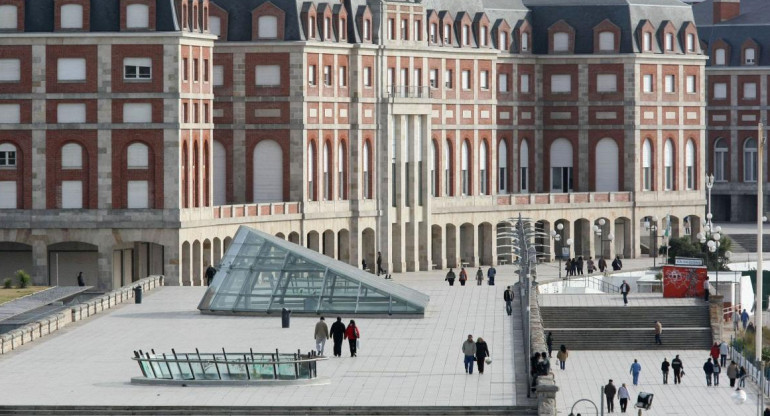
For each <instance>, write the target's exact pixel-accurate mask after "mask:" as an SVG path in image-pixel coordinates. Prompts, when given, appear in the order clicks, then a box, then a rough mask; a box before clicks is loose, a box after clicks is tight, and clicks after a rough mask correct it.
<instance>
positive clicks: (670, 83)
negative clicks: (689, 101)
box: [663, 75, 676, 93]
mask: <svg viewBox="0 0 770 416" xmlns="http://www.w3.org/2000/svg"><path fill="white" fill-rule="evenodd" d="M663 80H664V82H665V85H664V87H665V91H666V92H667V93H674V92H676V76H674V75H666V76H665V78H663Z"/></svg>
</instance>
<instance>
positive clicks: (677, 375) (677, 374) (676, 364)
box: [671, 355, 684, 384]
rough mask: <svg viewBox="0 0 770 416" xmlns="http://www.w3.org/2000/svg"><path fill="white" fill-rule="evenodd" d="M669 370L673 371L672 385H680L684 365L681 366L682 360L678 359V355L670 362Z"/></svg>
mask: <svg viewBox="0 0 770 416" xmlns="http://www.w3.org/2000/svg"><path fill="white" fill-rule="evenodd" d="M671 369H672V370H674V384H682V373H683V371H682V370H683V369H684V365H682V360H680V359H679V355H677V356H676V358H674V359H673V360H671Z"/></svg>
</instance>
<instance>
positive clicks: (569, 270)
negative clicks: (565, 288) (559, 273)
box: [564, 259, 572, 277]
mask: <svg viewBox="0 0 770 416" xmlns="http://www.w3.org/2000/svg"><path fill="white" fill-rule="evenodd" d="M564 270H565V271H566V272H567V277H569V276H572V260H571V259H567V261H566V262H564Z"/></svg>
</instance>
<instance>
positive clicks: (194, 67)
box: [192, 58, 200, 82]
mask: <svg viewBox="0 0 770 416" xmlns="http://www.w3.org/2000/svg"><path fill="white" fill-rule="evenodd" d="M192 62H193V63H192V70H193V82H198V81H200V66H199V65H198V62H199V60H198V58H193V60H192Z"/></svg>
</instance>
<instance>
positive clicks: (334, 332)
mask: <svg viewBox="0 0 770 416" xmlns="http://www.w3.org/2000/svg"><path fill="white" fill-rule="evenodd" d="M329 335H330V336H331V338H332V341H333V342H334V356H335V357H342V340H343V339H344V338H345V324H343V323H342V318H340V317H339V316H338V317H337V322H335V323H333V324H332V329H331V331H329Z"/></svg>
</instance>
